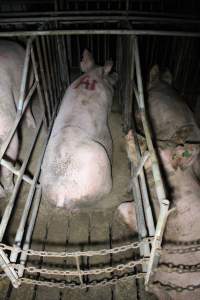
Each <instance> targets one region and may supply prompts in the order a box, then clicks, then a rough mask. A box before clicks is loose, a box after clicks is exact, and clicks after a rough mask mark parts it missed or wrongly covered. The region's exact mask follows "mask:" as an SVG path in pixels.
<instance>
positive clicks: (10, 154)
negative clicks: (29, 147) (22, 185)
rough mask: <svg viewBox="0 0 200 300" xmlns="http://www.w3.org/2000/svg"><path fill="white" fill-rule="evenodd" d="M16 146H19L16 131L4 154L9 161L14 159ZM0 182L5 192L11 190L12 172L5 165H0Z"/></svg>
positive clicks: (16, 151) (12, 185)
mask: <svg viewBox="0 0 200 300" xmlns="http://www.w3.org/2000/svg"><path fill="white" fill-rule="evenodd" d="M18 148H19V140H18V136H17V133H16V134H15V135H14V137H13V139H12V141H11V143H10V146H9V147H8V150H7V152H6V156H7V158H8V160H9V161H11V162H15V161H16V159H17V153H18ZM1 182H2V184H3V187H4V190H5V191H6V192H11V191H12V190H13V188H14V183H13V173H12V172H11V171H9V170H8V169H7V168H5V167H2V169H1Z"/></svg>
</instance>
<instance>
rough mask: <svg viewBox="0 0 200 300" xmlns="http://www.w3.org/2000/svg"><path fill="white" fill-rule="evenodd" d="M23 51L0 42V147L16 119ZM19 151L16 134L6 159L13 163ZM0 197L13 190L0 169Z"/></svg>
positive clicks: (7, 174) (9, 176)
mask: <svg viewBox="0 0 200 300" xmlns="http://www.w3.org/2000/svg"><path fill="white" fill-rule="evenodd" d="M24 58H25V50H24V49H23V48H22V47H21V46H20V45H18V44H17V43H15V42H12V41H4V40H0V147H1V145H2V143H3V142H4V141H5V139H6V138H7V136H8V134H9V132H10V130H11V129H12V127H13V125H14V121H15V117H16V107H17V105H18V100H19V90H20V84H21V78H22V70H23V65H24ZM25 116H26V121H27V124H28V126H33V127H34V126H35V123H34V119H33V117H32V114H31V111H30V109H27V111H26V114H25ZM18 149H19V139H18V134H17V133H16V134H15V135H14V137H13V139H12V141H11V143H10V145H9V147H8V150H7V152H6V158H7V159H8V160H9V161H11V162H15V161H16V158H17V155H18ZM0 172H1V176H0V180H1V185H0V197H4V196H5V194H6V192H8V191H9V192H10V191H12V189H13V175H12V173H11V172H10V171H9V170H8V169H6V168H4V167H1V168H0Z"/></svg>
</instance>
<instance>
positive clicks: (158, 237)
mask: <svg viewBox="0 0 200 300" xmlns="http://www.w3.org/2000/svg"><path fill="white" fill-rule="evenodd" d="M135 62H136V70H137V72H136V75H137V85H138V97H139V99H138V100H139V108H140V112H141V118H142V123H143V128H144V133H145V137H146V142H147V146H148V150H149V152H150V154H151V162H152V172H153V177H154V181H155V188H156V193H157V196H158V200H159V204H160V213H159V217H158V221H157V225H156V232H155V236H154V240H153V243H152V249H151V254H150V260H149V264H148V268H147V275H146V277H145V285H146V286H147V284H148V282H149V279H150V275H151V274H152V271H153V269H154V268H155V267H156V265H157V263H158V257H159V254H158V251H157V250H158V249H159V248H160V247H161V243H162V237H163V233H164V229H165V225H166V221H167V217H168V209H169V201H168V200H167V199H166V194H165V190H164V185H163V181H162V177H161V173H160V169H159V165H158V160H157V157H156V153H155V150H154V147H153V143H152V140H151V134H150V130H149V125H148V122H147V119H146V113H145V104H144V95H143V87H142V78H141V68H140V57H139V50H138V43H137V38H135Z"/></svg>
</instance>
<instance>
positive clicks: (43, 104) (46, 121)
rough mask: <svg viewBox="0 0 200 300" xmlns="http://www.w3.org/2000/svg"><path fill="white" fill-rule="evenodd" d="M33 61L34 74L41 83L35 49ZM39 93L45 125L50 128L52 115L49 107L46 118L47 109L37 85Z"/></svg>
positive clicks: (32, 56)
mask: <svg viewBox="0 0 200 300" xmlns="http://www.w3.org/2000/svg"><path fill="white" fill-rule="evenodd" d="M31 59H32V64H33V72H34V75H35V79H36V81H37V82H38V83H39V76H38V71H37V65H36V60H35V54H34V51H33V48H32V49H31ZM37 92H38V96H39V103H40V105H41V108H42V110H43V118H44V125H45V127H46V128H48V124H49V120H50V119H51V115H50V111H49V107H47V114H48V115H47V116H46V107H45V102H44V101H43V97H42V91H41V87H40V83H39V84H38V85H37Z"/></svg>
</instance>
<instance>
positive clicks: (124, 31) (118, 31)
mask: <svg viewBox="0 0 200 300" xmlns="http://www.w3.org/2000/svg"><path fill="white" fill-rule="evenodd" d="M77 34H79V35H85V34H90V35H97V34H99V35H105V34H110V35H159V36H185V37H200V32H193V31H167V30H144V29H60V30H41V31H35V30H30V31H10V32H0V37H15V36H20V37H22V36H44V35H77Z"/></svg>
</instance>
